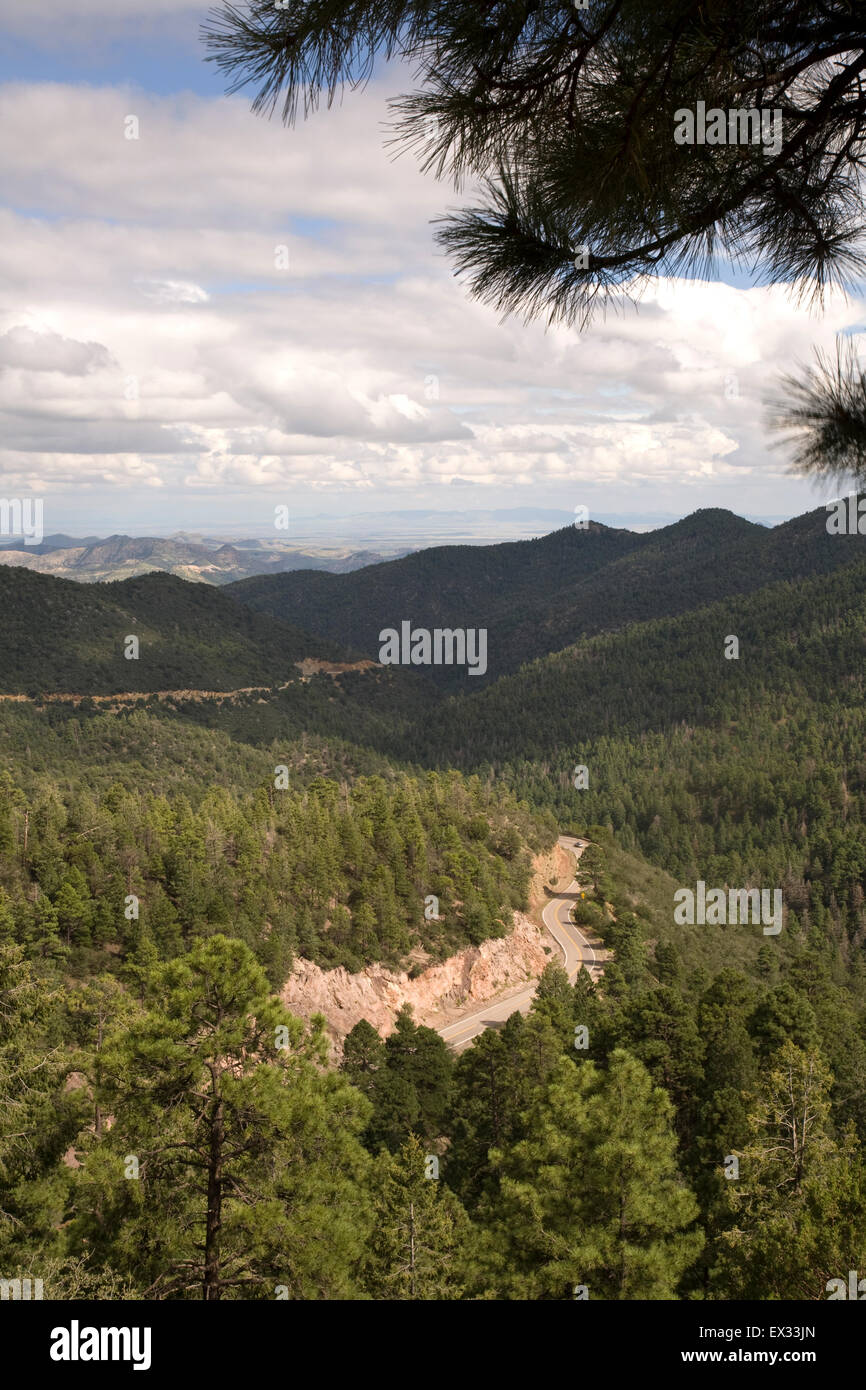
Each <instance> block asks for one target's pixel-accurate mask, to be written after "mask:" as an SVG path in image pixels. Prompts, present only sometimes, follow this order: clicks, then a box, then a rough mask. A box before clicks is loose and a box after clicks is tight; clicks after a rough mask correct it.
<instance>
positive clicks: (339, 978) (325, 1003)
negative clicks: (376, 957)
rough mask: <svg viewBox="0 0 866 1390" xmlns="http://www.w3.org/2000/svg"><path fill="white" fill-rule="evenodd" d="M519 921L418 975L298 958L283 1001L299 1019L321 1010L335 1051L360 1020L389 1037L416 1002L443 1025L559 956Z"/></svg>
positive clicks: (420, 1012)
mask: <svg viewBox="0 0 866 1390" xmlns="http://www.w3.org/2000/svg"><path fill="white" fill-rule="evenodd" d="M514 918H515V921H514V929H513V930H512V931H511V932H510V933H509V934H508V936H504V937H501V938H497V939H496V940H491V941H483V942H482V943H481V945H480V946H468V947H467V948H466V949H465V950H463V951H458V953H457V955H455V956H450V957H449V959H448V960H446V961H443V962H442V963H441V964H438V965H432V966H430V968H429V969H427V970H425V971H423V972H422V973H421V974H420V975H419V976H418V977H417V979H414V980H412V979H410V978H409V975H408V974H407V973H406V971H402V970H401V971H394V970H387V969H385V967H384V966H381V965H368V966H367V967H366V969H365V970H361V971H360V972H359V973H358V974H357V975H351V974H349V972H348V970H344V969H343V968H342V967H340V968H338V969H336V970H327V971H326V970H322V969H321V968H320V967H319V966H318V965H314V964H313V962H312V961H309V960H304V959H303V958H300V959H298V960H297V961H296V963H295V968H294V970H293V971H292V973H291V975H290V976H289V978H288V980H287V981H286V984H285V985H284V987H283V990H282V993H281V998H282V1001H283V1003H284V1004H285V1005H286V1008H287V1009H289V1011H290V1012H291V1013H293V1014H298V1015H299V1016H300V1017H301V1018H309V1017H310V1016H311V1014H315V1013H321V1014H324V1015H325V1018H326V1019H327V1020H328V1032H329V1033H330V1034H331V1037H332V1039H333V1041H334V1043H335V1045H336V1048H337V1050H338V1051H340V1050H341V1049H342V1041H343V1038H344V1037H345V1036H346V1034H347V1033H348V1032H350V1031H351V1029H352V1028H354V1026H355V1024H356V1023H358V1022H359V1021H360V1020H361V1019H362V1018H366V1019H367V1021H368V1023H372V1025H373V1027H374V1028H375V1029H377V1031H378V1032H379V1033H381V1035H382V1036H383V1037H385V1036H386V1035H387V1034H388V1033H390V1032H391V1029H392V1028H393V1026H394V1020H395V1018H396V1017H397V1013H398V1012H399V1010H400V1009H401V1008H402V1006H403V1005H404V1004H411V1005H412V1008H413V1010H414V1013H415V1020H416V1022H417V1023H426V1024H427V1025H428V1026H429V1027H431V1028H443V1027H444V1026H445V1024H446V1023H449V1022H451V1020H452V1019H453V1018H456V1017H459V1015H460V1013H461V1012H462V1011H463V1010H464V1009H468V1008H469V1007H470V1006H471V1005H472V1004H483V1003H485V1002H486V1001H487V1000H488V999H492V998H493V997H494V996H495V995H498V994H502V993H504V992H505V991H507V990H508V989H509V988H513V987H515V986H517V985H523V984H525V983H526V981H527V980H532V979H535V978H536V977H537V976H538V975H540V974H541V972H542V970H543V969H544V967H545V965H546V964H547V962H548V961H549V960H555V959H556V958H557V956H556V950H555V946H554V943H553V942H552V941H551V940H550V938H549V937H548V935H547V933H546V932H544V931H542V930H540V928H538V927H537V926H536V925H535V923H534V922H531V921H530V919H529V918H528V917H527V916H525V915H524V914H523V913H522V912H516V913H515V914H514ZM545 948H547V949H545Z"/></svg>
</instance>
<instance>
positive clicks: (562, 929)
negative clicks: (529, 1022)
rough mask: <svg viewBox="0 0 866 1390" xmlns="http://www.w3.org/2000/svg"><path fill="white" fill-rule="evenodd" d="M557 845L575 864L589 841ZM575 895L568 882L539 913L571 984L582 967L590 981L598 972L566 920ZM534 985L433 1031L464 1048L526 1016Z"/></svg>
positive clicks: (571, 839) (569, 839) (565, 839)
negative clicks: (516, 1016)
mask: <svg viewBox="0 0 866 1390" xmlns="http://www.w3.org/2000/svg"><path fill="white" fill-rule="evenodd" d="M559 843H560V844H561V845H562V846H563V848H564V849H567V850H570V851H571V853H572V854H573V855H574V857H575V860H578V859H579V858H580V856H581V855H582V853H583V851H584V850H585V849H586V847H587V845H588V843H589V841H588V840H578V839H576V838H575V836H573V835H560V837H559ZM579 892H580V885H579V883H578V882H577V880H576V879H572V881H571V883H570V884H569V885H568V887H567V888H565V889H563V890H562V894H561V895H560V896H558V897H555V898H551V900H550V902H549V903H548V904H547V905H546V907H545V909H544V912H543V913H542V917H543V918H544V925H545V926H546V927H547V930H548V931H549V932H550V934H551V936H552V937H553V939H554V941H555V942H556V944H557V945H558V946H559V949H560V950H561V951H562V954H563V957H564V960H563V964H564V966H565V969H566V970H567V971H568V978H569V980H570V981H571V982H572V984H573V983H574V981H575V980H576V978H577V976H578V973H579V971H580V968H581V966H582V965H585V966H586V967H587V969H588V970H589V973H590V974H591V975H592V977H593V979H596V978H597V977H598V974H599V973H600V971H601V969H602V967H601V966H600V965H599V963H598V961H597V959H596V953H595V951H594V950H593V948H592V946H591V945H590V943H589V942H588V941H587V939H586V937H585V936H584V934H583V932H582V931H581V930H580V928H579V927H576V926H574V924H573V923H572V922H571V921H570V920H569V912H570V909H571V907H572V904H573V903H574V899H575V896H576V895H577V894H578V893H579ZM535 985H536V982H535V981H534V980H533V982H532V983H531V984H528V985H519V986H518V987H517V988H516V989H515V990H513V991H512V992H511V993H510V994H507V995H505V996H504V997H500V998H498V999H493V1000H491V1001H490V1003H488V1004H485V1005H484V1006H483V1008H481V1009H478V1010H477V1011H476V1012H475V1013H472V1014H467V1015H466V1017H465V1018H461V1019H458V1020H457V1022H456V1023H449V1024H448V1026H447V1027H445V1028H439V1029H438V1030H437V1031H438V1032H439V1034H440V1036H441V1037H443V1038H444V1039H445V1041H446V1042H447V1043H448V1044H449V1046H451V1047H453V1048H455V1049H460V1048H463V1047H466V1046H467V1044H468V1043H470V1042H471V1041H472V1039H473V1038H475V1037H477V1036H478V1034H479V1033H483V1032H484V1029H485V1028H490V1027H491V1026H494V1025H496V1024H501V1023H504V1022H505V1020H506V1019H507V1018H509V1017H510V1015H511V1014H513V1013H517V1012H519V1013H522V1014H525V1013H528V1011H529V1006H530V1004H531V1003H532V999H533V996H534V994H535Z"/></svg>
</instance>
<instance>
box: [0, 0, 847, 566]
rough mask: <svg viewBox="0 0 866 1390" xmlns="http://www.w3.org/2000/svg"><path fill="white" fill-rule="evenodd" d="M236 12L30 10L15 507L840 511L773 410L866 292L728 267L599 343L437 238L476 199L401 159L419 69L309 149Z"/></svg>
mask: <svg viewBox="0 0 866 1390" xmlns="http://www.w3.org/2000/svg"><path fill="white" fill-rule="evenodd" d="M207 13H208V7H207V6H206V5H201V4H192V3H189V2H188V0H64V4H63V5H62V6H61V7H57V8H52V10H51V15H50V24H49V23H48V22H47V20H46V11H45V9H44V7H42V6H34V5H33V3H32V0H5V3H4V6H3V17H2V21H0V24H2V30H0V131H2V136H0V190H2V192H0V197H2V202H0V472H2V475H3V476H2V484H0V490H2V495H3V496H4V497H8V498H12V497H21V498H25V497H28V496H33V497H39V498H42V499H43V507H44V529H45V532H46V534H50V533H53V532H58V531H64V532H68V533H71V534H73V535H85V534H86V535H91V534H108V533H111V532H125V533H128V534H133V535H136V534H137V535H141V534H146V533H149V534H153V533H159V534H171V533H172V532H174V531H179V530H195V529H199V530H219V529H223V530H224V531H225V532H226V533H234V534H240V533H242V532H245V533H248V534H263V532H264V531H266V530H267V528H268V527H269V526H271V525H272V524H273V518H274V515H275V508H276V507H278V506H280V507H288V509H289V516H290V518H291V517H292V516H296V517H299V518H300V517H303V516H305V515H307V516H309V515H312V514H316V515H321V514H324V515H326V516H328V515H333V516H334V517H335V518H337V517H339V516H345V515H347V514H352V513H355V512H375V511H384V510H408V509H413V508H423V509H434V510H439V509H441V510H447V511H454V510H458V509H464V508H465V509H470V510H471V509H499V510H501V509H508V508H524V507H527V506H538V507H546V508H558V509H563V510H564V511H565V512H568V513H572V512H573V511H574V509H575V508H577V507H584V506H585V507H587V508H588V509H589V513H590V515H591V516H604V515H611V514H616V515H617V516H626V517H631V518H633V519H634V520H635V521H637V520H638V519H640V518H644V517H653V516H661V515H664V516H671V515H675V516H683V515H687V514H688V513H690V512H693V511H695V510H696V509H697V508H699V507H728V508H730V509H731V510H733V511H736V512H738V513H739V514H741V515H748V516H750V517H754V518H761V517H765V518H768V519H770V518H772V519H774V520H776V519H781V518H783V517H787V516H792V515H796V514H797V513H800V512H803V511H806V510H809V509H811V508H813V507H816V506H818V505H819V504H820V503H821V501H822V500H823V499H824V498H825V497H828V496H830V495H832V491H831V490H828V489H824V490H823V491H820V490H817V489H816V488H815V486H814V485H813V484H811V483H807V482H805V481H804V480H802V479H798V478H794V477H792V476H790V475H789V474H788V472H787V465H786V460H785V457H784V455H783V454H781V453H780V452H779V451H778V450H777V449H774V448H771V447H770V441H769V439H768V437H767V434H766V431H765V428H764V425H763V417H764V405H763V402H764V399H765V397H766V395H767V393H768V391H769V390H771V389H772V387H773V385H774V382H775V380H776V378H777V377H778V375H779V373H781V372H784V371H786V370H790V369H791V368H793V367H795V366H796V365H797V364H798V363H804V362H807V361H808V360H809V359H810V357H811V353H812V349H813V348H814V347H821V348H824V349H827V348H831V347H832V345H833V342H834V338H835V335H836V334H837V333H839V332H846V333H852V332H857V331H858V330H859V329H860V328H861V326H862V325H863V323H864V322H866V305H864V298H866V293H864V294H859V295H855V296H852V297H850V298H849V299H848V300H847V301H846V300H845V299H844V297H842V296H841V295H833V296H831V297H829V298H828V299H827V300H826V301H825V304H824V306H823V309H822V310H821V311H819V312H818V311H814V310H813V311H810V310H809V309H808V308H807V307H804V306H803V305H802V304H798V303H797V302H795V301H794V300H793V299H792V298H791V296H790V294H789V292H788V289H787V287H785V286H782V285H776V286H769V287H767V286H764V287H756V286H754V285H751V284H750V283H749V280H748V278H747V277H746V276H744V275H742V274H736V275H734V274H728V275H724V276H721V275H720V276H719V278H718V279H715V280H712V281H709V282H698V281H689V280H660V281H658V282H656V284H655V285H654V286H653V287H652V288H651V290H650V291H649V292H648V293H646V294H644V295H643V296H642V299H641V303H640V306H639V307H638V308H635V307H633V306H631V305H628V304H621V305H619V306H617V307H616V309H615V311H611V312H609V313H608V315H607V317H606V318H605V319H600V318H598V319H596V320H595V321H594V322H593V324H592V326H591V327H590V328H588V329H585V330H584V331H583V333H581V332H579V331H578V330H577V329H569V328H565V327H562V326H560V327H555V328H552V329H546V328H545V327H544V325H543V324H541V323H536V324H532V325H530V326H527V325H526V324H525V323H524V322H523V321H522V320H518V319H514V318H509V319H506V320H504V321H501V320H500V318H499V316H498V315H497V313H496V312H495V311H494V310H492V309H490V308H488V307H486V306H483V305H480V304H478V303H476V302H475V301H474V300H472V299H471V298H470V297H469V295H468V293H467V291H466V289H465V288H464V286H463V285H462V284H461V283H460V282H459V281H458V280H457V279H456V278H455V277H454V275H453V272H452V270H451V268H450V266H449V263H448V261H447V260H446V258H445V257H444V255H443V254H442V253H441V251H440V250H439V249H438V248H437V246H436V245H435V243H434V240H433V227H432V226H431V221H432V219H435V218H436V217H439V216H441V215H442V214H443V213H445V212H447V211H448V210H449V209H452V208H454V207H456V206H458V205H459V204H460V202H461V198H460V195H458V194H456V193H455V191H454V189H453V188H452V187H451V186H450V185H449V184H447V183H437V182H436V181H435V179H433V178H432V177H431V176H430V175H423V174H421V173H420V171H419V169H418V167H417V164H416V162H415V160H414V157H413V156H412V154H411V153H403V154H402V155H400V156H399V157H395V152H394V151H393V150H392V149H388V148H386V144H385V141H386V138H387V133H388V132H387V122H388V117H389V111H388V99H389V97H393V96H396V95H397V94H399V93H400V92H401V91H405V90H408V89H409V88H410V87H411V76H410V74H409V73H408V72H407V71H406V70H405V69H401V68H400V67H394V66H391V67H385V66H383V67H382V69H381V70H380V71H379V72H377V74H376V76H375V78H374V80H373V81H371V82H370V83H369V84H368V86H367V87H366V88H365V89H364V90H361V91H356V92H347V93H346V94H345V97H344V99H343V100H342V102H340V103H338V104H337V105H335V106H334V107H333V108H332V109H330V110H328V109H320V110H319V111H317V112H316V113H315V114H314V115H313V116H312V117H311V118H310V119H308V120H307V121H306V122H300V123H299V124H298V125H297V126H295V127H294V128H290V129H287V128H285V127H284V126H283V125H282V124H281V123H280V121H279V120H278V119H276V118H275V119H273V120H270V121H269V120H268V119H266V118H264V117H261V116H256V115H253V114H252V113H251V111H250V109H249V107H250V99H251V98H250V95H248V94H244V93H241V94H238V95H235V96H232V97H229V96H226V95H225V92H224V83H223V78H222V76H221V75H220V73H219V71H218V70H217V69H216V67H215V65H214V64H212V63H207V62H205V61H204V59H205V56H206V54H205V49H204V47H203V45H202V44H201V42H200V39H199V36H198V28H199V25H200V24H201V22H202V21H203V20H204V19H205V18H206V16H207ZM131 134H134V135H136V136H137V138H128V136H129V135H131ZM336 526H337V522H336V520H335V527H336ZM289 538H290V537H287V536H286V534H285V532H283V533H282V539H289Z"/></svg>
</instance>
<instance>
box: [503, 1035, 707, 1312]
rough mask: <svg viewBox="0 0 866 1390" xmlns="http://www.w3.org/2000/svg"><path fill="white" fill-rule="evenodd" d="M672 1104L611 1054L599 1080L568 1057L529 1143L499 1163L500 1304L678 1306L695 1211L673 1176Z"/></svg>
mask: <svg viewBox="0 0 866 1390" xmlns="http://www.w3.org/2000/svg"><path fill="white" fill-rule="evenodd" d="M671 1119H672V1108H671V1104H670V1101H669V1100H668V1098H667V1096H666V1095H665V1094H664V1092H663V1091H662V1090H661V1089H660V1088H658V1087H654V1086H653V1084H652V1082H651V1080H650V1077H649V1075H648V1074H647V1072H646V1069H645V1068H644V1067H643V1066H642V1065H641V1064H640V1062H638V1061H636V1060H635V1059H634V1058H633V1057H630V1056H629V1055H628V1053H626V1052H624V1051H621V1050H618V1051H615V1052H614V1053H613V1054H612V1056H611V1059H610V1068H609V1070H608V1071H607V1072H601V1071H599V1070H598V1068H597V1067H596V1066H595V1065H594V1063H592V1062H590V1061H586V1062H584V1063H582V1065H581V1066H580V1067H575V1066H574V1065H573V1064H572V1063H571V1062H570V1061H569V1060H567V1059H565V1058H563V1059H561V1060H560V1061H559V1062H558V1063H557V1064H556V1066H555V1068H554V1070H553V1073H552V1075H551V1078H550V1082H549V1084H548V1085H547V1086H546V1087H545V1088H544V1090H543V1091H542V1092H541V1094H540V1095H539V1096H538V1098H537V1099H536V1100H535V1102H534V1103H533V1105H532V1106H531V1108H530V1110H529V1113H528V1115H527V1117H526V1125H525V1132H526V1137H525V1138H524V1139H521V1140H519V1141H518V1142H517V1143H516V1144H514V1145H513V1146H511V1147H510V1148H508V1149H505V1150H504V1151H496V1152H495V1153H494V1154H493V1155H492V1159H493V1163H494V1167H495V1168H496V1170H497V1172H498V1175H499V1189H498V1191H497V1193H496V1194H495V1197H491V1198H485V1199H484V1200H483V1201H482V1204H481V1208H480V1219H482V1220H483V1221H484V1223H485V1225H486V1226H487V1228H488V1234H487V1238H486V1240H485V1242H484V1244H483V1246H482V1255H481V1268H482V1270H483V1271H484V1272H483V1276H482V1277H483V1279H484V1280H485V1281H489V1285H490V1287H492V1288H493V1289H494V1290H495V1291H496V1296H498V1297H505V1298H519V1299H527V1298H528V1299H567V1298H572V1297H574V1296H575V1294H574V1290H575V1289H576V1288H577V1286H580V1285H582V1286H585V1287H586V1288H587V1289H588V1291H589V1297H590V1298H599V1299H606V1300H607V1299H641V1298H648V1299H662V1298H673V1297H674V1296H675V1294H676V1289H677V1285H678V1283H679V1281H680V1278H681V1277H682V1275H683V1273H684V1272H685V1270H686V1269H687V1268H688V1267H689V1265H690V1264H691V1263H692V1262H693V1261H694V1260H695V1258H696V1256H697V1255H698V1253H699V1251H700V1248H701V1244H702V1239H703V1238H702V1236H701V1234H700V1232H699V1231H696V1230H692V1229H689V1227H690V1226H691V1223H692V1222H693V1221H694V1218H695V1216H696V1214H697V1204H696V1203H695V1201H694V1198H693V1197H692V1195H691V1193H690V1192H689V1190H688V1189H687V1188H686V1187H685V1185H684V1184H683V1183H682V1181H681V1179H680V1177H679V1174H678V1172H677V1163H676V1137H675V1135H674V1133H673V1129H672V1126H671Z"/></svg>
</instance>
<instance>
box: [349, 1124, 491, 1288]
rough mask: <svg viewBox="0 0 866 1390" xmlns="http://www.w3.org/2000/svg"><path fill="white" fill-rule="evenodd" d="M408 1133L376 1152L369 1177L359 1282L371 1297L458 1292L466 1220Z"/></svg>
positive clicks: (419, 1146) (417, 1144)
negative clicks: (368, 1222) (393, 1147)
mask: <svg viewBox="0 0 866 1390" xmlns="http://www.w3.org/2000/svg"><path fill="white" fill-rule="evenodd" d="M432 1157H433V1155H428V1154H426V1153H425V1151H424V1146H423V1145H422V1144H421V1142H420V1140H419V1139H418V1138H417V1136H416V1135H414V1134H412V1135H410V1136H409V1138H408V1139H407V1140H405V1142H404V1143H403V1144H402V1146H401V1148H400V1150H399V1152H398V1153H396V1154H388V1153H385V1152H383V1153H381V1154H380V1155H379V1157H378V1159H377V1160H376V1164H375V1168H374V1171H373V1178H372V1194H373V1228H372V1233H371V1236H370V1242H369V1247H368V1249H369V1255H368V1259H367V1262H366V1268H365V1275H364V1282H365V1286H366V1288H367V1289H368V1290H369V1292H370V1294H371V1295H372V1297H373V1298H379V1299H382V1298H384V1299H390V1300H406V1299H412V1300H415V1299H417V1300H425V1301H431V1300H435V1301H440V1300H444V1299H458V1298H460V1296H461V1294H462V1292H463V1284H462V1265H463V1262H464V1260H465V1247H466V1242H467V1240H468V1236H469V1229H470V1228H469V1220H468V1218H467V1216H466V1213H465V1212H464V1210H463V1208H462V1207H461V1205H460V1202H459V1201H458V1199H457V1198H456V1197H455V1195H454V1193H453V1192H451V1191H450V1189H449V1188H448V1187H446V1186H445V1183H444V1182H443V1181H441V1180H440V1179H438V1178H437V1177H434V1176H431V1173H432V1172H434V1171H435V1169H434V1168H433V1166H432V1164H431V1163H430V1159H431V1158H432Z"/></svg>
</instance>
